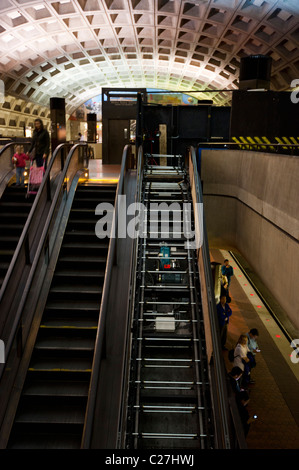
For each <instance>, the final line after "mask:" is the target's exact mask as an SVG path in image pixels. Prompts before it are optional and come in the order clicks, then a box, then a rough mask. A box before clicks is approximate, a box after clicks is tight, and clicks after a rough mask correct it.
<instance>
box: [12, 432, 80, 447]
mask: <svg viewBox="0 0 299 470" xmlns="http://www.w3.org/2000/svg"><path fill="white" fill-rule="evenodd" d="M80 444H81V433H79V435H67V434H59V433H57V432H55V433H53V434H46V433H41V432H39V433H36V434H33V433H28V431H25V432H24V434H21V433H19V434H17V436H16V437H15V438H12V439H11V441H10V443H9V449H80Z"/></svg>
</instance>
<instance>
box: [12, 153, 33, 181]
mask: <svg viewBox="0 0 299 470" xmlns="http://www.w3.org/2000/svg"><path fill="white" fill-rule="evenodd" d="M28 159H29V157H28V156H27V155H26V154H25V153H24V147H23V145H17V146H16V153H15V154H14V156H13V157H12V161H13V163H14V164H15V166H16V186H20V185H21V186H23V184H24V171H25V166H26V160H28Z"/></svg>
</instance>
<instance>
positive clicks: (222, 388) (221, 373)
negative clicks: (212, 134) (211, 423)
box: [190, 147, 246, 448]
mask: <svg viewBox="0 0 299 470" xmlns="http://www.w3.org/2000/svg"><path fill="white" fill-rule="evenodd" d="M190 157H191V162H192V166H193V174H194V183H195V193H196V202H198V203H203V194H202V186H201V183H200V180H199V177H198V171H197V162H196V152H195V149H194V147H191V148H190ZM202 229H203V233H202V234H201V236H202V246H201V250H202V257H203V265H204V271H205V272H204V276H205V280H206V284H207V294H208V295H207V297H208V299H207V300H208V313H209V320H210V326H211V336H212V344H213V357H214V365H215V373H216V380H217V385H218V389H217V391H218V399H219V411H220V414H221V421H222V422H221V429H222V436H223V443H222V445H223V446H224V448H230V447H231V443H230V440H231V439H230V432H229V427H230V426H229V421H230V420H229V416H228V414H229V413H228V392H227V384H226V378H225V370H224V367H223V357H222V355H221V351H220V341H219V337H218V329H217V325H216V320H217V312H216V302H215V298H214V288H213V281H212V272H211V264H210V255H209V248H208V235H207V229H206V225H205V223H203V227H202ZM240 436H242V433H240ZM240 439H242V437H240ZM240 444H241V446H245V448H246V443H244V442H241V441H240Z"/></svg>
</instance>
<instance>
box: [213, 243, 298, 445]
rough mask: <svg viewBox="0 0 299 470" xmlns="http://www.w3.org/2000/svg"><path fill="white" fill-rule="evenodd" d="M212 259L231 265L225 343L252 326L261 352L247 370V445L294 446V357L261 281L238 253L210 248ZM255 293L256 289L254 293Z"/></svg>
mask: <svg viewBox="0 0 299 470" xmlns="http://www.w3.org/2000/svg"><path fill="white" fill-rule="evenodd" d="M210 257H211V261H215V262H219V263H221V264H223V261H224V259H229V260H230V265H231V266H232V267H233V269H234V276H233V277H232V279H231V285H230V296H231V303H230V307H231V309H232V312H233V313H232V316H231V317H230V321H229V325H228V334H227V342H226V347H227V349H228V350H229V349H231V348H233V347H235V345H236V342H237V340H238V338H239V336H240V335H241V334H244V333H247V332H248V331H249V330H250V329H251V328H257V330H258V332H259V337H258V339H257V342H258V345H259V348H260V350H261V352H260V353H257V354H256V356H255V359H256V363H257V365H256V367H255V368H254V369H253V370H252V372H251V378H252V379H253V380H254V381H255V383H254V384H251V385H249V390H248V391H249V396H250V401H249V404H248V411H249V414H250V416H252V415H254V414H255V415H257V416H258V418H257V420H256V421H255V422H253V423H252V424H251V426H250V430H249V433H248V435H247V439H246V441H247V445H248V449H279V450H282V449H298V448H299V362H298V363H297V364H294V363H293V362H292V361H291V357H290V356H291V353H292V352H293V348H292V347H291V346H290V339H289V338H288V337H287V336H286V335H285V332H284V329H283V328H281V327H280V325H279V324H278V323H277V321H276V320H275V318H273V316H272V315H271V314H270V312H269V309H268V308H267V306H268V303H267V302H264V300H265V298H264V297H263V286H262V284H261V283H259V286H258V290H257V289H256V288H254V287H255V284H251V282H250V280H251V279H250V278H249V277H248V276H246V269H245V271H244V269H242V267H240V264H239V262H238V254H237V253H236V257H234V253H233V252H227V251H223V250H216V249H211V250H210ZM266 292H267V290H266V288H265V295H266ZM259 294H260V295H259ZM223 355H224V360H225V365H226V368H227V371H230V370H231V368H232V363H231V362H230V361H229V359H228V351H223Z"/></svg>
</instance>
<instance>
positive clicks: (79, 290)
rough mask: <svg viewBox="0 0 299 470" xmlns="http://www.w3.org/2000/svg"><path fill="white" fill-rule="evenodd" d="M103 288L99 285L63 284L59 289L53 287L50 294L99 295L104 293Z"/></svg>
mask: <svg viewBox="0 0 299 470" xmlns="http://www.w3.org/2000/svg"><path fill="white" fill-rule="evenodd" d="M102 291H103V288H102V286H99V285H90V284H89V285H87V286H85V285H80V286H74V284H63V285H60V286H57V287H52V288H51V290H50V294H74V295H78V294H98V293H102Z"/></svg>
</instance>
